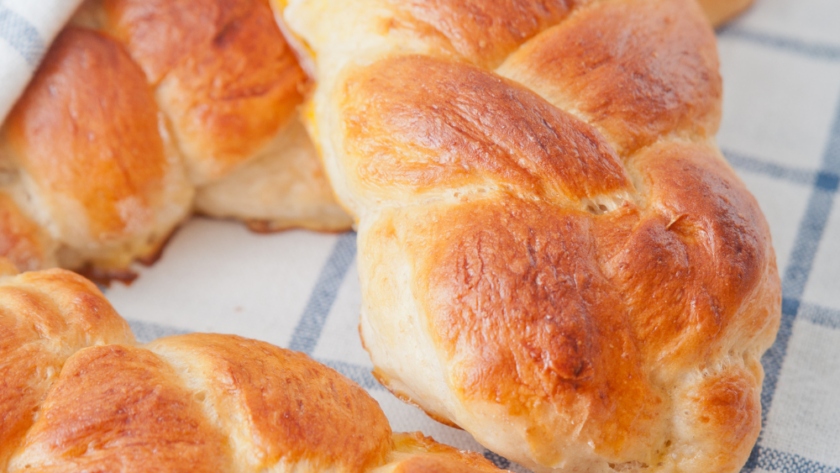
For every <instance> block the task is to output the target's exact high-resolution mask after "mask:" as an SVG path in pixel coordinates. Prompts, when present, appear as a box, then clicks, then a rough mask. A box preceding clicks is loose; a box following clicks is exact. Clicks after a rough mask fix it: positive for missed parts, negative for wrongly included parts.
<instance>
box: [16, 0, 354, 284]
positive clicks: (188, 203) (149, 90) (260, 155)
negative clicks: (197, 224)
mask: <svg viewBox="0 0 840 473" xmlns="http://www.w3.org/2000/svg"><path fill="white" fill-rule="evenodd" d="M305 86H306V76H305V74H304V73H303V71H302V70H301V68H300V67H299V66H298V63H297V60H296V59H295V57H294V54H293V52H292V50H291V49H290V48H289V47H288V45H287V43H286V41H285V40H284V39H283V36H282V34H281V32H280V29H279V28H278V26H277V23H276V21H275V19H274V16H273V14H272V12H271V10H270V8H269V7H268V5H267V4H266V3H265V2H263V1H261V0H179V1H169V0H166V1H164V0H155V1H149V0H104V1H88V2H87V3H86V4H85V5H84V6H83V7H82V8H81V10H80V11H79V12H78V13H77V15H76V16H75V17H74V19H73V21H72V25H71V26H69V27H67V28H66V29H65V31H63V32H62V33H61V34H60V35H59V36H58V38H57V39H56V41H55V42H54V44H53V45H52V47H51V48H50V50H49V52H48V54H47V55H46V57H45V59H44V61H43V63H42V65H41V67H40V68H39V70H38V71H37V73H36V75H35V77H34V78H33V80H32V82H31V83H30V85H29V87H28V88H27V90H26V91H25V93H24V95H23V96H22V97H21V99H20V100H19V102H18V103H17V104H16V106H15V108H14V109H13V111H12V112H11V113H10V115H9V117H8V118H7V120H6V122H5V124H4V126H3V129H2V131H0V218H2V219H6V220H9V221H10V222H14V224H12V225H8V226H5V225H4V226H2V227H0V255H5V256H6V257H8V258H10V259H11V260H13V261H14V263H15V264H16V265H18V267H20V268H21V269H37V268H43V267H50V266H56V265H59V266H62V267H66V268H72V269H80V268H84V267H85V266H88V267H89V268H88V269H90V270H92V271H93V274H100V275H104V276H108V275H111V276H120V274H121V273H124V270H125V268H127V266H128V265H129V263H130V262H131V261H132V260H134V259H138V258H140V259H143V258H151V257H153V256H154V255H155V254H156V253H157V252H158V251H159V249H160V247H161V245H162V244H163V243H164V242H165V241H166V238H167V237H168V235H169V234H170V233H171V232H172V231H173V228H174V227H175V226H176V225H177V224H178V223H180V222H181V221H182V220H183V219H184V218H185V217H186V216H187V215H189V214H190V212H191V211H192V210H193V209H194V210H196V211H198V212H201V213H204V214H209V215H212V216H216V217H234V218H239V219H243V220H245V221H246V222H248V223H249V225H251V226H252V228H254V229H257V230H261V231H270V230H278V229H282V228H287V227H289V226H302V227H306V228H312V229H317V230H330V231H337V230H344V229H347V228H349V226H350V224H351V221H350V218H349V217H348V216H347V215H346V213H345V212H344V211H342V210H341V208H340V207H339V206H338V205H337V204H336V203H335V201H334V199H333V196H332V191H331V190H330V188H329V185H328V183H327V181H326V179H325V177H324V175H323V172H322V170H321V168H320V165H319V164H318V160H317V153H316V151H315V148H314V146H313V145H312V143H311V142H310V141H309V139H308V138H307V136H306V134H305V132H304V130H303V128H302V127H301V125H300V124H299V122H298V121H297V119H296V107H297V106H298V104H299V103H300V102H301V101H302V93H303V91H304V89H305ZM126 275H127V274H126Z"/></svg>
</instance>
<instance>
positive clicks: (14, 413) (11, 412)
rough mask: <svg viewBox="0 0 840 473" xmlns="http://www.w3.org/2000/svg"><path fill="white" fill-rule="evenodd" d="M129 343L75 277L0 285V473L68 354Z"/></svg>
mask: <svg viewBox="0 0 840 473" xmlns="http://www.w3.org/2000/svg"><path fill="white" fill-rule="evenodd" d="M132 341H133V337H132V336H131V332H130V331H129V329H128V325H127V324H126V323H125V321H124V320H122V319H121V318H120V317H119V316H118V315H117V314H116V312H114V310H113V309H112V308H111V306H110V305H109V304H108V302H107V301H106V300H105V298H104V296H103V295H102V294H101V293H100V292H99V290H98V289H96V287H95V286H94V285H93V284H91V283H90V282H88V281H86V280H84V279H83V278H81V277H80V276H78V275H75V274H73V273H70V272H68V271H62V270H52V271H43V272H40V273H26V274H23V275H20V276H17V277H13V278H8V279H3V280H0V419H3V422H0V469H3V470H4V471H5V469H6V464H7V462H8V460H9V457H10V455H11V454H12V452H14V450H15V447H16V446H17V445H18V444H20V442H21V441H22V440H23V436H24V435H25V433H26V431H27V430H28V429H29V428H30V427H31V426H32V424H33V422H34V420H35V413H36V411H37V410H38V405H39V404H40V403H41V402H42V401H43V398H44V396H45V395H46V393H47V390H48V389H49V388H50V386H51V385H52V383H53V382H55V379H56V378H57V377H58V374H59V372H60V371H61V368H62V365H63V364H64V361H65V360H66V359H67V358H68V357H69V356H70V355H72V353H73V352H75V351H76V350H79V349H81V348H83V347H85V346H90V345H92V344H94V343H125V342H129V343H130V342H132Z"/></svg>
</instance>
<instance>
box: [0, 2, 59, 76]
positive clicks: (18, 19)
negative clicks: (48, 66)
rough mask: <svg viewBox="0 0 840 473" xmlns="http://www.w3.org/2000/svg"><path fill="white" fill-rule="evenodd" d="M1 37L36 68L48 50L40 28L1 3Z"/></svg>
mask: <svg viewBox="0 0 840 473" xmlns="http://www.w3.org/2000/svg"><path fill="white" fill-rule="evenodd" d="M0 38H2V39H3V40H5V41H6V42H7V43H9V45H10V46H11V47H12V49H14V50H15V51H17V52H18V54H20V55H21V56H22V57H23V59H24V60H25V61H26V63H27V64H29V65H30V66H32V68H33V69H34V68H35V67H37V66H38V62H40V60H41V57H42V56H43V55H44V52H46V50H47V46H46V43H44V39H43V38H41V34H40V33H38V30H37V29H36V28H35V27H34V26H32V24H30V23H29V21H27V19H26V18H24V17H22V16H20V15H19V14H18V13H17V12H15V11H13V10H10V9H9V8H7V7H5V6H3V4H2V3H0Z"/></svg>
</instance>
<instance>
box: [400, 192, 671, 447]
mask: <svg viewBox="0 0 840 473" xmlns="http://www.w3.org/2000/svg"><path fill="white" fill-rule="evenodd" d="M435 213H437V219H436V221H435V223H434V224H435V226H440V227H442V228H446V229H447V232H446V237H445V238H437V239H436V241H435V242H434V247H433V249H431V251H429V247H428V246H427V243H430V242H427V241H426V240H424V239H421V238H420V237H419V235H422V234H428V233H429V232H430V229H429V228H424V227H419V228H416V229H415V230H413V232H412V233H414V232H417V233H415V234H413V235H410V236H406V237H404V238H405V239H406V241H413V242H418V243H419V245H416V246H415V245H411V246H410V250H409V251H411V252H412V253H414V257H415V260H420V261H423V265H422V266H421V267H420V269H419V271H420V273H419V274H418V275H417V276H416V279H415V280H417V281H418V282H419V281H428V283H427V284H428V285H426V284H423V283H421V284H423V285H422V286H419V287H417V290H418V293H420V294H426V297H425V298H424V299H425V300H424V304H426V305H427V309H426V311H427V313H429V314H430V315H431V317H430V319H429V323H430V325H431V333H432V334H433V335H434V336H435V337H436V338H437V340H436V345H437V346H439V347H441V348H442V349H443V350H445V353H446V357H447V359H449V360H451V363H450V366H451V368H450V375H449V377H450V380H451V381H450V382H451V383H452V386H453V388H454V389H456V393H457V395H458V396H459V397H463V399H465V402H468V403H473V404H477V403H478V402H479V401H484V402H496V403H501V404H503V405H504V406H506V408H507V409H508V411H509V414H510V415H511V416H512V417H523V416H524V417H529V418H531V420H532V422H534V423H536V424H541V423H544V422H549V419H547V418H546V416H547V415H546V407H545V406H546V405H548V406H551V407H552V408H553V409H554V410H556V411H557V412H563V413H566V414H565V415H564V417H565V418H564V419H563V421H561V422H560V423H559V425H555V426H554V428H553V430H552V431H550V432H539V433H535V436H541V437H543V438H540V439H538V440H537V441H538V442H544V443H553V438H552V437H554V436H563V435H572V432H576V434H575V435H577V436H579V437H580V438H581V439H583V441H584V442H591V444H592V445H594V448H595V451H596V452H599V453H603V454H606V455H609V456H618V455H620V454H621V453H623V451H624V450H625V449H626V448H627V447H626V444H627V443H628V441H629V442H630V443H636V442H646V441H645V440H644V438H645V437H648V436H649V435H652V434H657V433H658V431H657V429H656V423H653V421H655V420H656V418H657V417H658V416H659V415H660V414H659V412H661V411H662V409H663V407H664V406H663V405H662V404H663V399H662V397H661V395H660V394H659V393H658V390H657V388H656V387H655V386H653V385H652V383H651V381H650V380H649V379H648V375H647V373H646V372H645V369H644V367H643V365H642V356H641V353H640V352H641V349H640V347H639V346H638V343H639V340H637V339H636V338H635V337H633V335H632V333H631V331H630V327H631V321H630V318H629V317H628V315H629V314H628V310H627V308H626V307H625V305H624V303H623V301H622V300H621V295H620V294H619V293H618V291H616V290H615V288H614V287H612V286H611V284H610V283H609V281H608V280H607V278H606V277H605V276H604V275H603V274H602V272H601V270H600V268H599V267H598V263H597V258H596V254H597V241H596V240H595V239H594V238H593V237H592V225H593V222H592V221H591V220H592V219H593V217H592V216H591V215H590V214H589V213H586V212H580V211H572V212H569V211H563V210H559V209H557V208H556V207H554V206H551V205H545V204H537V203H529V202H525V201H521V200H518V199H515V198H501V199H494V200H493V201H476V202H470V203H467V204H464V205H460V206H458V207H454V208H451V209H450V210H447V211H444V210H443V209H437V211H436V212H435ZM424 252H426V253H428V256H427V257H425V258H424V257H423V256H422V253H424ZM418 276H419V277H418ZM549 410H551V409H549ZM549 417H550V415H549ZM545 437H549V438H545Z"/></svg>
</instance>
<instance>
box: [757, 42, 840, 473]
mask: <svg viewBox="0 0 840 473" xmlns="http://www.w3.org/2000/svg"><path fill="white" fill-rule="evenodd" d="M768 38H770V37H768V36H766V35H762V36H760V37H758V39H761V41H760V43H761V44H764V45H766V46H769V47H775V48H786V49H793V50H795V51H797V52H800V53H804V54H812V53H814V52H815V51H822V49H821V47H820V48H805V49H803V48H800V46H802V44H801V43H796V44H797V47H796V48H791V47H790V46H791V43H789V42H785V41H781V40H780V41H768V40H767V39H768ZM747 39H749V40H755V39H756V37H747ZM812 55H813V54H812ZM838 58H840V56H838ZM832 59H834V57H832ZM838 170H840V101H838V103H837V104H835V111H834V118H833V121H832V124H831V130H830V135H829V139H828V143H827V144H826V146H825V150H824V152H823V157H822V162H821V165H820V170H819V171H817V173H816V175H815V179H813V182H814V184H813V187H812V189H811V195H810V196H809V198H808V204H807V207H806V210H805V215H804V216H803V218H802V220H801V222H800V223H799V228H798V230H797V234H796V239H795V240H794V245H793V249H792V250H791V256H790V258H789V263H788V267H787V268H786V270H785V273H784V277H783V278H782V296H783V297H782V320H781V324H780V327H779V333H778V335H777V336H776V341H775V343H774V344H773V346H771V347H770V349H769V350H767V353H765V354H764V356H763V357H762V359H761V364H762V365H763V366H764V371H765V377H764V384H763V386H762V390H761V427H762V434H761V435H759V439H758V442H757V443H756V446H755V447H754V448H753V451H752V452H751V454H750V458H749V460H748V461H747V464H746V465H745V466H744V469H743V471H744V472H752V471H754V470H755V469H756V468H759V467H760V468H762V469H765V470H767V469H771V470H773V471H800V472H804V471H808V472H811V471H834V470H832V468H831V467H829V466H827V465H823V464H821V463H818V462H814V461H811V460H805V459H802V457H799V456H797V455H793V454H788V453H785V452H780V451H777V450H775V449H768V448H764V447H761V441H762V439H763V435H764V430H763V429H764V428H766V426H767V417H768V414H769V412H770V409H771V407H772V404H773V396H774V395H775V393H776V387H777V385H778V382H779V376H780V375H781V371H782V366H783V364H784V360H785V356H786V355H787V348H788V342H789V341H790V337H791V335H792V333H793V325H794V321H795V320H796V317H797V315H798V314H799V313H800V312H804V308H805V306H803V304H802V295H803V294H804V292H805V287H806V285H807V282H808V278H809V277H810V276H811V270H812V268H813V264H814V258H815V257H816V254H817V249H818V248H819V245H820V242H821V241H822V238H823V234H824V233H825V228H826V226H827V224H828V220H829V217H830V214H831V209H832V207H833V205H834V199H835V196H836V194H837V187H838V186H837V182H838V179H837V174H838ZM809 312H810V313H813V312H811V311H809ZM820 314H821V315H828V313H827V312H826V311H822V312H820ZM810 320H825V318H823V317H819V318H817V317H812V318H810ZM829 326H830V325H829ZM765 457H766V458H772V459H779V458H786V459H792V458H800V459H802V461H792V460H791V461H787V460H786V461H784V462H781V463H774V462H772V461H769V460H766V459H765ZM806 464H807V465H808V468H805V469H796V470H789V468H793V467H796V466H803V467H804V466H805V465H806Z"/></svg>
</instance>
